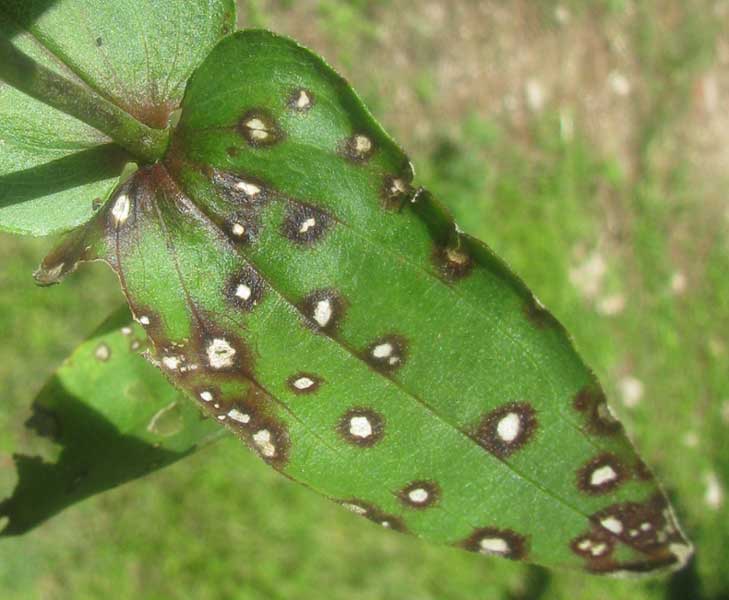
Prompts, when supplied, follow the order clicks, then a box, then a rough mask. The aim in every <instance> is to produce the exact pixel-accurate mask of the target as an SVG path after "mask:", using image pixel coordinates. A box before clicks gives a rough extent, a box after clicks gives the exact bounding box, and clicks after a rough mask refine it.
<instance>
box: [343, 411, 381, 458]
mask: <svg viewBox="0 0 729 600" xmlns="http://www.w3.org/2000/svg"><path fill="white" fill-rule="evenodd" d="M337 431H338V432H339V435H341V436H342V438H344V440H345V441H346V442H349V443H350V444H354V445H355V446H361V447H363V448H369V447H371V446H374V445H375V444H377V443H378V442H379V441H380V440H381V439H382V438H383V436H384V435H385V419H384V418H383V417H382V415H380V414H379V413H377V412H375V411H374V410H372V409H369V408H360V407H357V408H352V409H350V410H348V411H347V412H346V413H344V414H343V415H342V416H341V418H340V419H339V423H338V424H337Z"/></svg>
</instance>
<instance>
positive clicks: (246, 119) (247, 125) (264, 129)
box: [239, 110, 283, 148]
mask: <svg viewBox="0 0 729 600" xmlns="http://www.w3.org/2000/svg"><path fill="white" fill-rule="evenodd" d="M239 131H240V132H241V134H242V135H243V137H244V138H245V140H246V141H247V142H248V143H249V144H250V145H251V146H253V147H254V148H257V147H262V146H271V145H273V144H275V143H277V142H279V141H280V140H281V138H282V137H283V134H282V132H281V130H280V129H279V127H278V125H276V122H275V121H274V119H273V117H272V116H271V115H270V114H268V113H267V112H265V111H262V110H252V111H249V112H247V113H246V114H245V115H244V116H243V118H242V119H241V120H240V125H239Z"/></svg>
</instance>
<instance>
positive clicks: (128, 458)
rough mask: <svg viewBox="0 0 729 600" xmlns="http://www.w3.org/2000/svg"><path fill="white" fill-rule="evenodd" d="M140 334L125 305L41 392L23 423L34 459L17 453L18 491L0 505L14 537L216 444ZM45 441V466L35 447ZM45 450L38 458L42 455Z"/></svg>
mask: <svg viewBox="0 0 729 600" xmlns="http://www.w3.org/2000/svg"><path fill="white" fill-rule="evenodd" d="M145 346H146V334H145V333H144V330H143V329H142V328H141V327H140V326H139V325H136V324H134V323H133V322H132V319H131V316H130V314H129V310H128V309H127V308H126V307H124V308H123V309H122V310H119V311H117V312H116V313H115V314H114V315H113V316H112V317H110V318H109V319H108V320H107V321H106V322H105V323H104V324H103V325H102V326H101V327H100V328H99V330H98V331H97V332H95V333H94V334H93V335H92V336H90V338H89V339H88V340H86V341H85V342H84V343H83V344H81V345H80V346H79V347H78V348H77V349H76V350H75V351H74V353H73V354H72V355H71V356H70V357H69V358H68V359H67V360H66V362H65V363H64V364H63V366H61V368H60V369H58V371H57V372H56V373H55V375H53V377H52V378H51V379H50V380H49V381H48V383H47V384H46V385H45V386H44V388H43V390H42V391H41V392H40V394H39V395H38V397H37V398H36V400H35V401H34V403H33V407H32V410H33V412H32V416H31V417H30V418H29V419H28V421H27V422H26V427H27V429H28V432H29V433H31V434H32V435H31V438H32V441H33V442H34V444H33V445H34V446H39V447H37V448H36V450H38V451H39V452H40V454H39V455H32V456H29V455H27V454H16V455H15V456H14V460H15V464H16V467H17V470H18V484H17V486H16V488H15V491H14V492H13V495H12V496H11V497H10V498H7V499H6V500H4V501H2V502H0V517H7V518H8V519H9V520H8V522H7V526H6V527H5V528H4V529H3V531H2V533H0V535H18V534H21V533H24V532H26V531H28V530H29V529H32V528H33V527H35V526H37V525H38V524H39V523H41V522H43V521H45V520H46V519H48V518H50V517H52V516H53V515H54V514H56V513H58V512H59V511H61V510H63V509H64V508H66V507H68V506H70V505H71V504H74V503H76V502H79V501H80V500H83V499H84V498H88V497H89V496H92V495H94V494H98V493H100V492H103V491H105V490H108V489H110V488H113V487H116V486H118V485H121V484H122V483H125V482H127V481H130V480H132V479H136V478H138V477H142V476H143V475H146V474H148V473H151V472H152V471H155V470H157V469H161V468H163V467H166V466H167V465H169V464H171V463H173V462H175V461H177V460H180V459H181V458H184V457H186V456H188V455H189V454H190V453H191V452H194V451H195V450H196V449H197V448H199V447H200V446H201V445H204V444H206V443H208V442H211V441H214V440H217V439H218V438H219V437H220V433H221V430H220V428H219V427H218V426H217V425H216V424H215V423H213V422H212V421H211V420H202V419H201V418H200V411H199V410H198V409H197V408H196V407H195V406H194V405H193V404H192V403H190V402H189V401H188V400H187V399H186V398H184V396H183V395H182V394H181V393H180V392H179V391H177V390H176V389H175V388H174V387H173V386H171V385H170V384H169V382H168V381H167V380H166V379H165V377H164V376H163V375H162V374H161V373H160V372H159V371H158V370H157V369H155V368H154V367H152V366H151V365H150V364H149V363H148V362H147V361H145V360H144V359H143V358H142V357H141V356H140V354H139V353H140V351H142V350H144V347H145ZM44 440H45V441H50V442H51V445H52V447H51V452H50V454H51V455H52V459H51V460H48V457H47V456H46V454H48V451H47V449H45V448H43V446H44V444H43V443H42V442H43V441H44ZM44 450H45V452H44Z"/></svg>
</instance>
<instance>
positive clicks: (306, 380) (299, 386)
mask: <svg viewBox="0 0 729 600" xmlns="http://www.w3.org/2000/svg"><path fill="white" fill-rule="evenodd" d="M323 383H324V380H323V379H322V378H321V377H319V376H318V375H314V374H313V373H297V374H296V375H292V376H291V377H289V378H288V379H287V380H286V384H287V385H288V386H289V389H290V390H291V391H292V392H293V393H294V394H297V395H306V394H313V393H314V392H316V391H317V390H318V389H319V388H320V387H321V385H322V384H323Z"/></svg>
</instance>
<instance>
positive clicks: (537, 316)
mask: <svg viewBox="0 0 729 600" xmlns="http://www.w3.org/2000/svg"><path fill="white" fill-rule="evenodd" d="M524 315H525V316H526V318H527V320H529V322H530V323H532V324H533V325H534V326H536V327H538V328H539V329H554V328H558V327H560V324H559V321H557V319H555V317H554V315H552V313H551V312H549V311H548V310H547V309H546V308H545V306H544V305H543V304H542V303H541V302H540V301H539V300H538V299H537V297H536V296H531V297H530V298H529V299H528V300H527V301H526V302H525V304H524Z"/></svg>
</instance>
